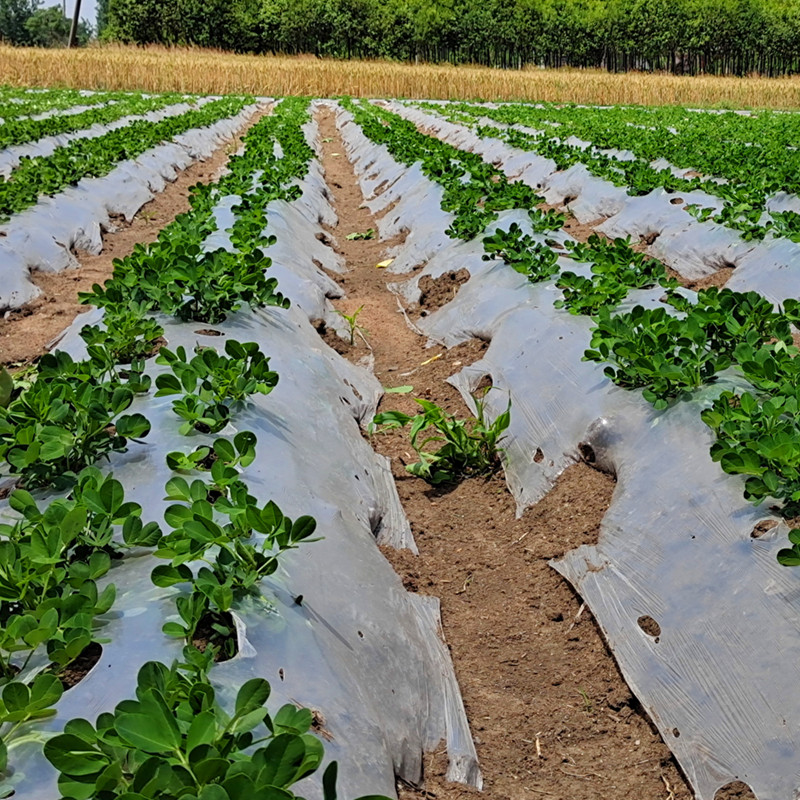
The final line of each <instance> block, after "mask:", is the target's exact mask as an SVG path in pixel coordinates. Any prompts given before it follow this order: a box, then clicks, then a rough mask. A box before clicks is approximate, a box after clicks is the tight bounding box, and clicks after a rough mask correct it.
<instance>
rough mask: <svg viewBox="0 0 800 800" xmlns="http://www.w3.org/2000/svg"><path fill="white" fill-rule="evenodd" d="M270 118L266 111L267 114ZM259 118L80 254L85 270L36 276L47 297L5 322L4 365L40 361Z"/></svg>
mask: <svg viewBox="0 0 800 800" xmlns="http://www.w3.org/2000/svg"><path fill="white" fill-rule="evenodd" d="M265 113H266V112H265ZM262 116H263V114H262V113H258V114H256V115H255V116H253V117H252V118H251V120H250V121H249V122H248V123H247V124H246V125H245V126H244V127H243V128H242V129H241V130H240V131H239V133H238V134H237V135H236V136H235V137H234V138H233V139H230V140H228V141H227V142H225V143H224V144H222V145H221V146H220V147H219V148H217V149H216V150H215V151H214V153H213V154H212V155H211V156H210V157H209V158H207V159H206V160H205V161H196V162H195V163H193V164H191V165H190V166H189V167H188V168H187V169H185V170H183V171H182V172H180V173H179V174H178V178H177V180H175V181H174V182H173V183H168V184H167V187H166V189H165V190H164V191H163V192H161V193H159V194H157V195H156V196H155V197H154V198H153V199H152V200H151V201H150V202H148V203H146V204H145V205H144V206H142V208H141V209H140V210H139V211H138V212H137V213H136V215H135V217H134V218H133V220H132V221H131V222H130V223H129V222H126V221H125V220H124V219H122V218H117V219H114V220H113V222H114V225H115V226H116V228H117V230H116V231H115V232H113V233H104V235H103V251H102V252H101V253H100V255H97V256H93V255H90V254H89V253H85V252H82V251H81V252H78V253H75V255H76V257H77V259H78V262H79V263H80V267H79V268H78V269H70V270H65V271H64V272H57V273H53V272H38V271H37V272H34V273H33V275H32V278H33V281H34V283H36V285H37V286H38V287H39V288H40V289H41V290H42V295H41V296H39V297H38V298H37V299H36V300H34V301H33V302H32V303H29V304H28V305H26V306H24V307H23V308H21V309H18V310H15V311H10V312H7V313H6V314H5V317H4V318H0V365H6V366H12V367H18V366H23V365H25V364H27V363H30V362H31V361H33V360H35V359H36V358H38V357H39V356H41V355H42V354H43V353H45V352H46V351H47V349H48V344H49V343H50V342H52V341H53V339H55V338H56V337H57V336H59V335H60V334H61V333H62V332H63V331H64V329H65V328H67V327H68V326H69V325H70V324H71V323H72V321H73V320H74V319H75V317H76V316H77V315H78V314H81V313H83V312H85V311H87V310H88V308H89V307H88V306H84V305H81V304H80V303H79V302H78V292H88V291H91V288H92V286H93V285H94V284H95V283H99V284H102V283H103V282H104V281H106V280H107V279H108V278H110V277H111V274H112V272H113V270H114V266H113V261H114V259H117V258H124V257H125V256H127V255H130V253H131V252H132V250H133V246H134V245H135V244H137V243H138V242H143V243H147V242H153V241H155V240H156V238H157V237H158V233H159V231H160V230H161V229H162V228H163V227H164V226H165V225H167V224H169V223H170V222H172V220H173V219H174V218H175V217H176V216H177V215H178V214H182V213H183V212H185V211H188V210H189V188H190V187H191V186H193V185H194V184H196V183H209V182H210V181H211V180H213V179H214V177H215V176H216V175H217V173H218V172H219V170H220V169H221V168H222V167H223V166H224V165H225V164H226V162H227V161H228V158H229V157H230V154H231V153H233V152H235V151H236V150H237V149H238V147H239V144H240V141H241V137H242V136H244V134H245V133H246V132H247V130H248V129H249V128H250V127H251V126H252V125H254V124H255V123H256V122H257V121H258V120H259V119H260V118H261V117H262Z"/></svg>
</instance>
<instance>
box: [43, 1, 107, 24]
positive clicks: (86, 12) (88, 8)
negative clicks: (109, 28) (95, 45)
mask: <svg viewBox="0 0 800 800" xmlns="http://www.w3.org/2000/svg"><path fill="white" fill-rule="evenodd" d="M66 2H67V16H68V17H69V18H70V19H72V12H73V11H74V10H75V0H66ZM60 5H62V2H61V0H44V2H43V3H42V6H41V7H42V8H47V7H48V6H60ZM81 18H82V19H87V20H89V22H91V23H92V26H95V25H96V24H97V6H96V4H95V0H81Z"/></svg>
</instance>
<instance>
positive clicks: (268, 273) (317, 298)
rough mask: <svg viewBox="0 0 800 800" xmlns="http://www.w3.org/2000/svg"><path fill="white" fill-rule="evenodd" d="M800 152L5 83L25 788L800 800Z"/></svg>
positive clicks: (5, 623)
mask: <svg viewBox="0 0 800 800" xmlns="http://www.w3.org/2000/svg"><path fill="white" fill-rule="evenodd" d="M798 133H800V122H798V118H797V116H796V114H795V113H792V112H779V111H765V110H754V109H751V110H747V111H744V110H742V111H732V110H722V109H716V110H703V109H699V108H694V107H678V106H663V107H652V106H632V105H616V106H613V107H603V108H601V107H598V106H596V105H586V104H564V103H544V102H541V103H511V102H509V103H499V102H493V103H478V102H465V101H461V100H457V101H447V100H442V99H439V100H431V99H428V100H425V101H422V100H397V99H394V100H391V99H375V100H367V99H353V98H350V97H339V98H338V99H335V100H334V99H326V98H322V99H309V98H308V97H299V96H291V95H290V96H286V97H282V98H273V97H264V96H261V95H252V94H221V95H207V94H196V93H189V94H186V93H183V92H180V93H150V92H140V91H139V92H136V91H128V90H122V89H119V90H117V89H115V90H114V91H106V90H102V91H89V90H79V89H40V90H30V89H22V88H14V87H12V86H6V87H4V88H0V270H2V277H3V280H2V281H0V311H2V313H3V317H2V319H0V343H2V346H0V365H2V367H1V368H0V797H18V798H26V800H27V798H30V800H55V799H56V798H64V799H65V800H89V798H95V799H96V800H147V799H148V798H151V799H152V800H173V798H174V799H175V800H177V798H186V799H187V800H192V799H194V800H239V798H254V800H262V799H263V800H276V799H277V798H292V797H306V798H309V799H313V800H317V799H320V800H334V799H335V798H336V797H339V798H348V800H349V799H350V798H359V797H360V798H362V800H381V799H382V798H400V799H401V800H422V799H423V798H431V797H433V798H444V799H445V800H464V798H478V797H481V796H485V797H487V798H490V800H520V799H521V800H533V798H542V797H554V798H586V799H587V800H594V798H597V799H598V800H599V799H600V798H603V799H604V800H607V799H609V798H621V797H626V796H630V797H633V798H637V799H638V798H641V799H642V800H691V798H696V800H735V799H736V800H752V798H757V800H773V799H774V800H790V799H791V798H794V797H796V795H797V792H798V790H800V778H799V777H798V772H797V766H796V765H797V760H798V759H797V756H798V745H800V739H799V738H798V721H800V700H797V699H796V694H797V693H796V692H794V691H793V689H794V686H795V684H796V682H797V680H798V677H800V676H798V675H797V674H796V673H797V671H798V669H800V667H798V664H800V658H798V656H800V644H799V643H800V637H798V633H800V630H799V628H800V624H799V623H798V619H800V615H798V613H797V602H798V600H797V598H798V591H797V590H798V581H800V569H798V567H800V405H799V404H800V395H799V394H798V391H799V389H798V387H799V386H800V368H798V366H797V365H798V364H800V360H798V358H797V356H798V347H799V346H800V333H798V328H800V273H798V269H800V266H798V265H800V191H798V189H799V188H800V187H798V185H797V182H798V178H797V175H798V172H799V170H798V167H800V155H798V152H800V151H798V150H797V149H796V144H795V143H796V142H797V140H798Z"/></svg>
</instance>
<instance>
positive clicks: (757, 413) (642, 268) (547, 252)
mask: <svg viewBox="0 0 800 800" xmlns="http://www.w3.org/2000/svg"><path fill="white" fill-rule="evenodd" d="M414 131H415V132H416V128H414ZM365 133H367V135H368V136H370V138H372V136H371V135H370V132H369V130H368V129H367V128H365ZM423 135H424V134H423ZM484 249H485V255H484V258H485V259H495V258H498V259H501V260H503V261H504V262H505V263H507V264H508V265H509V266H511V267H512V268H514V269H516V270H517V271H518V272H521V273H522V274H525V275H526V276H527V277H528V280H529V281H531V282H534V283H535V282H540V281H544V280H555V284H556V286H557V287H558V288H560V289H561V297H560V298H559V299H557V300H556V301H555V303H556V305H557V306H558V307H561V308H564V309H565V310H567V311H569V312H571V313H574V314H582V315H587V316H590V317H591V318H592V319H593V320H594V322H595V326H594V328H593V329H592V340H591V346H590V348H589V349H587V350H586V352H585V355H584V359H585V360H589V361H595V362H600V363H607V364H608V365H609V366H607V367H606V370H605V374H606V376H607V377H608V378H609V379H610V380H612V381H613V382H614V383H616V384H617V385H619V386H622V387H624V388H628V389H638V390H641V391H642V392H643V394H644V397H645V398H646V399H647V400H648V401H649V402H651V403H652V404H653V405H654V406H655V407H656V408H657V409H664V408H667V407H668V406H669V405H670V404H671V403H674V402H676V401H678V400H680V399H685V398H686V397H687V396H688V395H689V394H690V393H691V392H693V391H694V390H696V389H698V388H700V387H701V386H703V385H707V384H709V383H712V382H713V381H714V380H715V379H716V377H717V376H718V375H719V374H720V373H721V372H722V371H724V370H727V369H730V368H732V367H734V368H736V370H737V371H738V373H739V374H740V375H742V376H743V377H744V378H745V379H746V380H747V381H748V383H749V384H750V386H751V387H752V391H742V392H733V391H725V392H722V393H721V394H720V396H719V397H718V398H717V399H716V400H714V401H713V404H712V405H711V407H710V408H707V409H705V410H704V411H703V412H702V418H703V420H704V422H706V424H707V425H709V427H710V428H711V429H712V430H713V431H714V433H715V435H716V441H715V443H714V445H713V447H712V450H711V455H712V458H713V459H714V460H715V461H717V462H719V463H720V466H721V467H722V469H723V470H724V471H725V472H727V473H729V474H741V475H744V476H746V482H745V488H744V494H745V497H746V499H748V500H749V501H752V502H754V503H756V504H759V503H762V502H764V501H765V500H768V499H769V500H772V501H775V505H773V509H774V510H775V511H776V512H777V513H779V514H781V515H782V516H783V517H784V518H786V519H788V520H790V521H791V520H794V519H795V518H797V517H798V516H800V448H798V447H797V442H798V441H800V410H798V403H799V402H800V396H798V389H797V386H798V385H800V381H798V377H800V366H798V365H800V359H798V358H797V356H798V354H799V353H800V351H799V350H798V348H797V347H796V346H795V345H794V340H793V335H792V331H793V326H800V302H798V301H796V300H791V299H790V300H787V301H786V302H785V303H784V305H783V307H782V308H780V309H777V310H776V309H775V308H774V307H773V304H772V303H771V302H769V301H768V300H767V299H766V298H764V297H762V296H761V295H759V294H758V293H756V292H734V291H731V290H730V289H717V288H716V287H712V288H709V289H703V290H700V291H699V292H697V293H696V295H694V296H692V295H691V294H689V293H687V292H685V291H679V290H678V286H677V282H676V281H675V280H674V279H672V278H670V277H669V276H668V274H667V273H666V270H665V269H664V267H663V265H662V264H660V263H659V262H658V261H656V260H654V259H651V258H648V257H646V256H644V255H643V254H641V253H636V252H635V251H633V250H632V248H631V245H630V242H629V241H626V240H621V239H618V240H616V241H614V242H611V241H607V240H604V239H601V238H600V237H598V236H596V235H593V236H592V237H590V238H589V240H588V241H587V242H586V243H569V244H568V245H567V253H569V255H571V256H572V257H573V258H574V259H576V260H578V261H580V262H589V263H591V268H590V269H591V276H590V277H586V276H585V275H578V274H576V273H574V272H570V271H561V270H560V268H559V265H558V263H557V259H558V255H557V253H556V252H554V251H553V250H552V249H551V248H550V247H549V246H548V244H542V243H541V242H540V241H538V240H536V239H535V238H534V237H533V236H531V235H529V234H526V233H525V232H523V231H522V229H521V228H520V227H519V226H518V225H512V226H511V227H510V229H509V230H508V231H503V230H498V231H496V232H495V233H494V234H493V235H492V236H487V237H485V238H484ZM655 286H661V287H663V288H664V289H665V294H664V297H663V301H664V302H665V306H664V307H661V308H645V307H643V306H641V305H637V306H635V307H634V308H633V309H631V310H630V311H626V312H622V313H620V312H619V311H618V306H619V304H620V303H621V302H622V301H623V300H624V299H625V298H626V297H627V295H628V293H629V291H630V290H631V289H634V288H637V289H645V288H652V287H655ZM668 307H671V309H670V308H668ZM789 538H790V542H791V544H792V547H791V548H785V549H782V550H781V551H780V552H779V553H778V560H779V561H780V562H781V563H782V564H785V565H793V566H798V565H800V529H798V528H794V527H792V528H791V532H790V535H789Z"/></svg>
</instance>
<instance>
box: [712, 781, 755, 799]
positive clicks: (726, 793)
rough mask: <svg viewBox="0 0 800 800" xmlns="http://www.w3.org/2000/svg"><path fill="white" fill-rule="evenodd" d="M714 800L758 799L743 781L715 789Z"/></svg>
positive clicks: (732, 782)
mask: <svg viewBox="0 0 800 800" xmlns="http://www.w3.org/2000/svg"><path fill="white" fill-rule="evenodd" d="M714 800H758V798H757V797H756V796H755V793H754V792H753V790H752V789H751V788H750V787H749V786H748V785H747V784H746V783H744V781H731V783H726V784H725V785H724V786H722V787H721V788H719V789H717V793H716V794H715V795H714Z"/></svg>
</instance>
